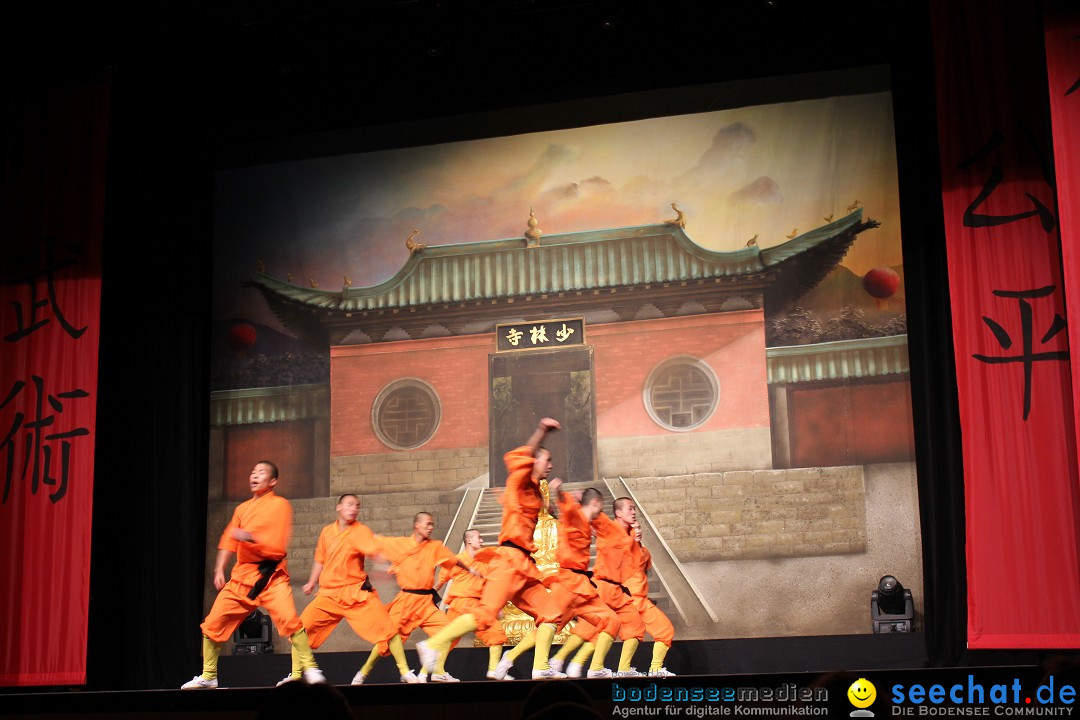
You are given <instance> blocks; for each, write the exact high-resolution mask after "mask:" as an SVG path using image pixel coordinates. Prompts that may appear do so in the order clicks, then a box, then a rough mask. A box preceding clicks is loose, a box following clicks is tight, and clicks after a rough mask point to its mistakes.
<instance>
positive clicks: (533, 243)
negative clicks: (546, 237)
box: [525, 206, 544, 247]
mask: <svg viewBox="0 0 1080 720" xmlns="http://www.w3.org/2000/svg"><path fill="white" fill-rule="evenodd" d="M526 224H527V225H528V226H529V229H528V230H526V231H525V239H526V240H527V241H528V246H529V247H539V246H540V236H541V235H543V234H544V231H543V230H541V229H540V228H539V225H540V221H539V220H537V219H536V213H534V212H533V209H532V206H530V207H529V221H528V223H526Z"/></svg>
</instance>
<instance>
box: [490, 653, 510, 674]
mask: <svg viewBox="0 0 1080 720" xmlns="http://www.w3.org/2000/svg"><path fill="white" fill-rule="evenodd" d="M509 652H510V651H509V650H507V651H506V652H504V653H503V656H502V658H501V659H500V660H499V664H498V665H496V666H495V672H493V673H492V675H494V676H495V679H496V680H502V679H503V678H505V677H506V673H508V672H510V668H512V667H514V661H513V660H511V659H510V658H508V657H506V655H507V653H509Z"/></svg>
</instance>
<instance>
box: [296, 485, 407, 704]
mask: <svg viewBox="0 0 1080 720" xmlns="http://www.w3.org/2000/svg"><path fill="white" fill-rule="evenodd" d="M336 511H337V514H338V519H337V521H335V522H333V523H331V524H330V525H327V526H326V527H324V528H323V529H322V532H321V533H320V534H319V541H318V544H317V545H316V547H315V562H314V563H313V564H312V566H311V576H310V578H309V579H308V582H307V584H305V585H304V594H305V595H310V594H311V593H312V591H313V590H314V589H315V585H316V584H318V585H319V593H318V594H317V595H316V596H315V599H314V600H313V601H312V602H311V603H310V604H309V605H308V606H307V607H306V608H304V612H303V613H302V614H301V615H300V622H302V623H303V624H304V629H306V630H307V633H308V641H309V642H310V643H311V647H312V648H313V649H317V648H318V647H319V646H321V645H322V644H323V643H324V642H325V641H326V639H327V638H328V637H330V633H332V632H333V631H334V628H336V627H337V626H338V624H339V623H340V622H341V621H342V620H345V621H347V622H348V623H349V626H350V627H352V629H353V631H355V632H356V634H357V635H359V636H360V637H362V638H363V639H364V640H367V641H368V642H370V643H372V645H374V646H375V649H376V651H377V652H378V653H379V654H380V655H382V656H386V655H389V654H391V653H392V654H393V655H394V660H395V661H396V662H397V664H398V669H399V670H401V674H402V676H405V675H406V674H408V673H409V666H408V664H407V663H406V661H405V650H404V647H403V646H402V644H401V638H400V637H399V636H398V634H397V626H396V625H395V624H394V621H393V620H391V619H390V615H389V614H388V613H387V612H386V608H385V607H384V606H383V604H382V601H381V600H380V599H379V594H378V592H376V590H375V589H374V588H373V587H372V586H371V583H370V582H369V581H368V576H367V572H365V570H364V556H365V555H374V554H375V553H376V552H377V551H378V545H377V543H376V540H375V536H374V535H373V534H372V532H371V529H370V528H368V527H367V526H366V525H364V524H362V523H360V522H357V520H356V518H357V516H358V514H359V511H360V501H359V499H358V498H357V497H356V496H355V495H352V494H346V495H342V496H341V497H340V498H338V504H337V508H336ZM287 679H288V680H299V679H300V672H299V669H298V668H295V667H294V668H293V672H292V675H291V676H290V677H289V678H287ZM352 682H353V684H354V685H360V684H362V683H363V682H364V676H363V675H362V674H361V673H357V674H356V675H355V676H354V677H353V680H352Z"/></svg>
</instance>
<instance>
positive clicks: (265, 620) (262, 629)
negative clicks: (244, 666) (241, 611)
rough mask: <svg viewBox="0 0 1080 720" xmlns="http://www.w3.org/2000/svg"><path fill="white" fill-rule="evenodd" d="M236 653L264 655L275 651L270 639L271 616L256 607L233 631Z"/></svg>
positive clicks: (234, 652) (234, 651)
mask: <svg viewBox="0 0 1080 720" xmlns="http://www.w3.org/2000/svg"><path fill="white" fill-rule="evenodd" d="M233 642H234V643H236V647H234V648H233V654H234V655H263V654H265V653H272V652H274V643H273V642H271V640H270V616H269V615H267V614H266V613H264V612H262V611H261V610H259V609H258V608H255V609H254V610H253V611H252V612H251V614H250V615H248V616H247V617H246V618H244V621H243V622H242V623H240V625H239V626H237V628H236V632H234V633H233Z"/></svg>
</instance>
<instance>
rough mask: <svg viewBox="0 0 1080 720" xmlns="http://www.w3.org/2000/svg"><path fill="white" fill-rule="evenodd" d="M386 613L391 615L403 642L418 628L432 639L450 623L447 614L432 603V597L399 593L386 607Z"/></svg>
mask: <svg viewBox="0 0 1080 720" xmlns="http://www.w3.org/2000/svg"><path fill="white" fill-rule="evenodd" d="M386 612H387V613H388V614H389V615H390V620H391V622H392V623H393V624H394V628H395V629H396V630H397V632H398V634H399V635H401V641H402V642H405V641H406V640H408V639H409V635H411V634H412V631H413V630H416V629H417V628H421V629H422V630H423V631H424V632H426V633H427V634H428V637H430V636H432V635H434V634H435V633H437V632H439V631H440V630H442V629H443V628H444V627H446V625H447V623H449V622H450V620H449V619H448V618H447V617H446V613H444V612H443V611H442V610H440V609H439V608H437V607H435V603H433V602H431V596H430V595H417V594H416V593H407V592H399V593H398V594H397V595H395V596H394V599H393V600H391V601H390V604H389V605H387V606H386Z"/></svg>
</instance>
